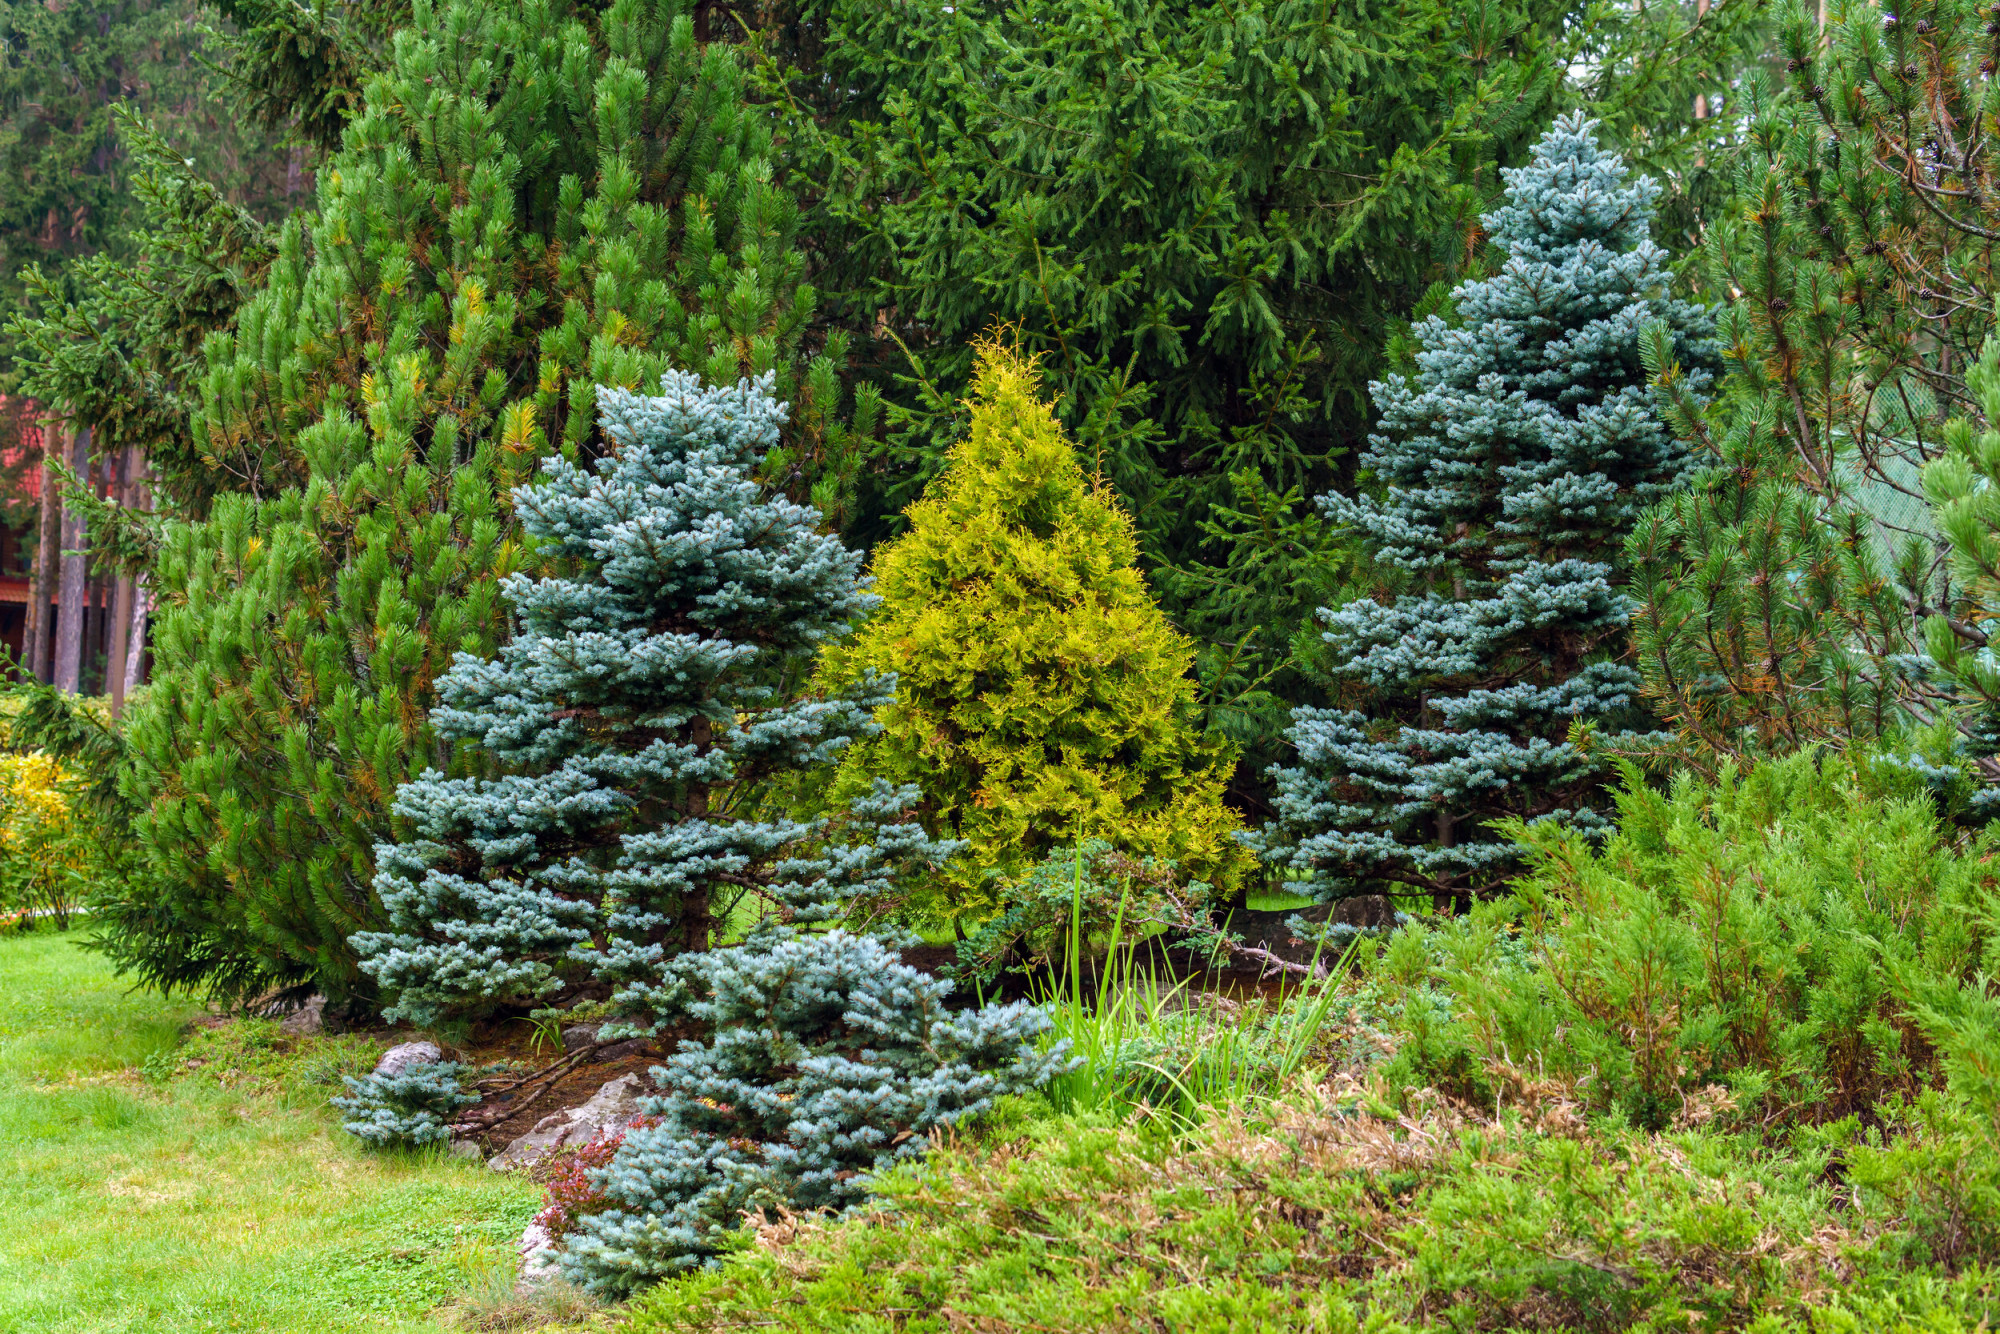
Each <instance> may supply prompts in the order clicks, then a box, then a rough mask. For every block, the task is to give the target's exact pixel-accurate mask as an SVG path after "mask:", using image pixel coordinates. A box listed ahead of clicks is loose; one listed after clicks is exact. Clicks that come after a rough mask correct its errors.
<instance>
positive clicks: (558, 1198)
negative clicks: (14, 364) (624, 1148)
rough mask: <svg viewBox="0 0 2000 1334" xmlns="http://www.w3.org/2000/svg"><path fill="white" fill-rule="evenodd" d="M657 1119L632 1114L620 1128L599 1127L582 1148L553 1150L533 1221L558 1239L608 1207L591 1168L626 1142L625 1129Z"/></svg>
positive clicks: (606, 1160) (642, 1126) (652, 1123)
mask: <svg viewBox="0 0 2000 1334" xmlns="http://www.w3.org/2000/svg"><path fill="white" fill-rule="evenodd" d="M659 1123H660V1119H659V1118H658V1117H657V1116H635V1117H633V1118H632V1120H631V1121H630V1122H628V1123H627V1124H626V1125H625V1126H624V1128H623V1129H620V1130H609V1129H607V1130H600V1131H598V1132H597V1138H595V1139H593V1140H591V1141H590V1143H588V1144H585V1145H583V1146H582V1147H581V1148H576V1149H564V1150H563V1151H562V1152H560V1153H558V1154H556V1155H555V1157H554V1158H552V1159H550V1160H549V1164H548V1179H547V1181H546V1183H545V1187H544V1190H545V1193H544V1195H543V1199H544V1201H545V1203H544V1204H543V1205H542V1211H541V1212H540V1213H538V1214H536V1215H535V1222H537V1223H539V1224H540V1225H541V1226H542V1227H543V1228H544V1229H545V1230H546V1231H547V1232H548V1234H549V1236H550V1237H552V1238H553V1239H555V1240H556V1241H561V1240H562V1239H563V1238H564V1237H565V1236H567V1235H568V1234H569V1233H570V1232H572V1231H574V1230H575V1228H576V1224H577V1220H578V1219H580V1218H583V1217H585V1216H587V1215H589V1214H594V1213H601V1212H602V1211H603V1210H605V1209H607V1208H609V1207H610V1203H611V1202H610V1201H609V1200H607V1199H605V1197H604V1192H603V1191H602V1190H600V1189H598V1187H597V1185H596V1183H595V1182H593V1181H592V1180H591V1179H590V1170H591V1169H592V1168H594V1167H605V1166H608V1165H609V1164H610V1162H611V1158H612V1155H613V1154H615V1153H617V1152H618V1146H619V1145H620V1144H623V1143H624V1142H625V1131H627V1130H643V1129H645V1128H646V1127H648V1126H656V1125H658V1124H659Z"/></svg>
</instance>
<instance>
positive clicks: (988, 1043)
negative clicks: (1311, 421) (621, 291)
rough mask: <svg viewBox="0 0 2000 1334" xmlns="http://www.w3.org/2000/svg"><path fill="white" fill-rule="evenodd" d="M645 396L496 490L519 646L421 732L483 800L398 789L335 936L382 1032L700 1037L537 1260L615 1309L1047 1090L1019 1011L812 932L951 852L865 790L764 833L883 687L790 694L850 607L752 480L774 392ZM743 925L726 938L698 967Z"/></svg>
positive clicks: (881, 788)
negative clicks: (724, 1247) (775, 1213)
mask: <svg viewBox="0 0 2000 1334" xmlns="http://www.w3.org/2000/svg"><path fill="white" fill-rule="evenodd" d="M662 388H663V393H662V396H660V397H657V398H652V397H643V396H640V395H636V394H631V393H626V392H624V391H621V390H617V389H601V390H600V391H599V393H598V404H599V407H600V411H601V414H602V423H603V427H604V433H605V435H606V437H607V438H608V439H609V440H610V442H611V443H612V446H613V448H614V450H615V452H614V453H613V454H611V455H610V456H609V457H606V458H604V459H602V460H600V461H599V462H598V464H597V467H596V469H595V471H594V472H591V471H586V470H584V469H582V468H579V467H577V466H575V465H573V464H571V463H568V462H566V461H563V460H561V459H556V460H551V461H549V462H548V463H546V464H544V465H543V470H544V473H545V479H544V481H543V482H542V484H541V485H538V486H532V487H524V488H521V489H520V490H517V491H516V492H515V493H514V504H515V509H516V512H517V513H518V514H519V515H520V517H521V522H522V526H523V527H524V528H525V529H526V530H527V532H528V533H529V534H530V535H531V536H532V537H534V538H535V539H537V541H538V542H539V544H540V545H539V551H540V554H541V555H542V556H544V557H546V558H547V560H548V561H549V562H551V563H552V564H553V565H554V567H555V571H554V572H553V573H551V574H549V575H547V576H545V577H541V578H529V577H527V576H521V575H517V576H514V577H512V578H510V579H509V580H507V582H506V583H505V585H504V586H503V588H504V592H505V594H506V596H507V598H508V600H509V601H510V603H511V604H512V606H513V609H514V612H515V617H516V621H517V625H516V629H515V634H514V637H513V639H512V641H511V642H510V643H509V644H508V645H507V647H506V648H505V649H503V650H502V651H501V653H500V655H499V657H498V658H496V659H494V660H492V661H485V660H481V659H477V658H472V657H469V656H466V655H461V656H460V657H459V658H458V660H457V662H456V663H455V664H454V665H453V667H452V669H451V671H450V672H449V673H448V674H447V675H446V676H445V677H444V678H442V680H441V681H440V690H441V694H442V697H443V701H444V703H443V707H441V708H439V709H438V710H437V711H436V712H435V713H434V714H433V715H432V721H433V723H434V724H435V726H436V727H437V730H438V732H439V733H440V735H442V736H444V737H447V738H450V739H453V740H457V741H462V742H473V743H476V744H478V745H479V746H481V747H483V748H484V750H485V751H486V752H487V753H488V754H490V755H491V756H492V757H493V758H494V759H496V760H497V761H499V762H500V764H502V765H503V766H505V768H506V770H508V772H506V773H505V774H504V775H503V776H501V777H498V778H492V779H448V778H445V777H444V776H442V775H441V774H438V773H435V772H432V773H428V774H426V775H424V776H423V777H422V778H420V779H418V780H417V781H415V782H412V783H409V784H407V785H405V786H404V787H403V788H402V789H401V791H399V792H398V794H397V797H396V805H395V810H396V812H397V814H398V815H400V816H401V817H403V818H404V819H406V820H408V821H410V823H411V824H412V825H413V826H414V828H415V832H416V837H415V838H413V839H411V840H409V841H407V842H404V843H401V844H395V845H384V846H381V847H379V848H378V849H377V851H376V856H377V861H378V865H379V866H380V868H381V870H380V872H379V874H378V876H377V878H376V882H375V883H376V889H377V890H378V892H379V893H380V894H381V896H382V902H383V905H384V906H385V907H386V908H387V910H388V913H389V916H390V919H391V922H392V924H393V928H394V929H393V930H392V931H389V932H380V933H371V934H363V935H358V936H356V937H355V940H354V943H355V947H356V949H357V951H358V952H359V954H360V956H361V960H362V962H361V966H362V968H363V969H365V970H366V971H368V972H370V973H372V974H373V975H374V976H375V977H376V978H377V979H378V980H379V981H380V983H381V985H382V989H383V992H384V994H385V995H386V996H387V997H388V999H389V1000H390V1001H391V1002H392V1004H391V1007H390V1009H389V1010H388V1013H389V1014H390V1015H391V1016H392V1017H401V1018H406V1019H412V1020H416V1021H418V1022H429V1021H432V1020H435V1019H438V1018H440V1017H445V1016H451V1015H463V1014H468V1013H474V1012H478V1011H480V1010H485V1009H491V1008H493V1007H496V1006H500V1005H506V1004H514V1005H524V1004H532V1003H534V1002H536V1001H548V1000H554V999H561V998H562V997H563V996H564V995H565V993H572V994H573V993H574V992H575V991H576V989H577V988H579V987H582V986H597V987H602V986H605V985H607V984H608V985H609V986H610V987H611V988H612V995H611V1002H612V1006H613V1010H614V1013H615V1014H616V1016H617V1018H618V1020H619V1021H620V1022H621V1023H622V1025H623V1028H624V1031H626V1032H633V1031H640V1032H650V1033H659V1032H662V1031H663V1030H665V1029H667V1028H672V1029H674V1030H675V1031H677V1032H680V1033H683V1034H685V1033H687V1032H689V1031H690V1030H693V1031H695V1032H698V1033H700V1034H701V1035H702V1036H701V1039H700V1040H698V1041H697V1040H684V1041H683V1042H682V1044H681V1049H680V1051H679V1053H678V1054H676V1055H675V1056H673V1057H672V1058H671V1059H670V1060H669V1061H668V1062H667V1065H666V1067H665V1068H664V1069H656V1072H655V1077H656V1078H657V1079H659V1080H660V1081H661V1087H662V1089H663V1095H662V1096H661V1097H660V1098H659V1099H657V1100H655V1102H654V1103H653V1104H652V1110H653V1111H654V1112H655V1113H656V1114H657V1115H659V1116H660V1117H661V1118H662V1124H661V1125H660V1126H658V1127H657V1128H655V1129H650V1130H635V1131H633V1132H631V1133H630V1134H629V1135H628V1136H627V1138H626V1139H625V1141H624V1143H623V1145H622V1146H621V1147H620V1149H619V1150H618V1155H617V1157H616V1158H615V1159H614V1160H613V1162H612V1164H611V1165H610V1167H609V1168H607V1169H605V1170H604V1171H603V1172H602V1173H601V1176H602V1184H603V1185H604V1187H605V1189H606V1192H607V1194H608V1195H609V1196H610V1198H611V1200H612V1201H613V1203H614V1205H615V1207H614V1208H613V1209H612V1210H611V1211H609V1212H607V1213H604V1214H602V1215H597V1216H593V1217H592V1218H591V1219H590V1221H589V1222H588V1224H587V1225H586V1226H585V1228H584V1230H583V1232H582V1234H581V1235H580V1236H579V1237H578V1238H577V1239H576V1240H574V1241H573V1242H572V1243H571V1244H572V1246H573V1250H572V1251H571V1252H569V1253H568V1258H567V1259H566V1260H565V1262H564V1263H565V1264H566V1265H567V1266H569V1267H570V1268H571V1270H572V1272H573V1273H575V1274H576V1275H577V1276H578V1277H579V1278H581V1279H583V1280H584V1281H586V1282H588V1283H590V1284H591V1285H592V1286H594V1287H597V1288H599V1289H602V1290H606V1291H620V1292H622V1291H629V1290H631V1289H632V1288H634V1287H636V1286H637V1285H639V1284H640V1283H643V1282H645V1281H646V1280H648V1279H652V1278H658V1277H660V1276H662V1275H665V1274H668V1273H671V1272H673V1271H674V1270H676V1269H678V1268H685V1267H687V1266H688V1265H691V1264H698V1263H700V1262H701V1261H702V1260H703V1259H704V1258H706V1257H708V1256H710V1255H713V1254H714V1253H715V1252H716V1251H717V1250H718V1249H719V1246H720V1240H719V1238H720V1234H721V1233H723V1232H726V1231H729V1230H731V1229H733V1228H734V1227H735V1226H736V1225H737V1223H738V1221H739V1220H740V1218H741V1216H742V1211H743V1210H744V1209H745V1208H750V1207H760V1206H778V1205H788V1206H796V1207H806V1208H819V1207H823V1206H828V1205H833V1206H841V1205H845V1204H848V1203H851V1202H852V1201H854V1200H855V1199H858V1198H859V1197H860V1195H861V1193H862V1192H863V1190H864V1189H865V1185H864V1182H863V1178H864V1177H865V1175H866V1174H868V1173H870V1172H872V1171H874V1170H876V1169H877V1168H879V1167H881V1166H885V1165H887V1164H888V1163H889V1162H891V1161H893V1160H895V1159H897V1158H901V1157H906V1156H909V1155H911V1154H914V1153H917V1152H920V1151H921V1149H922V1148H923V1145H924V1143H925V1136H926V1135H927V1133H928V1132H929V1131H930V1130H931V1129H932V1128H934V1127H936V1126H938V1125H943V1124H946V1123H949V1122H951V1121H953V1120H955V1119H957V1118H959V1117H961V1116H965V1115H969V1114H972V1113H975V1112H977V1111H979V1110H980V1109H982V1108H983V1107H985V1106H986V1105H987V1104H988V1103H989V1102H990V1100H991V1099H992V1098H993V1097H994V1096H995V1095H996V1094H1000V1093H1005V1092H1010V1091H1017V1090H1021V1089H1026V1088H1030V1087H1033V1086H1034V1085H1036V1084H1039V1083H1041V1082H1043V1081H1044V1080H1046V1078H1047V1077H1048V1074H1049V1073H1050V1072H1051V1071H1053V1070H1055V1069H1057V1068H1060V1067H1061V1066H1062V1065H1063V1064H1064V1061H1065V1057H1064V1055H1063V1053H1062V1052H1061V1050H1060V1049H1059V1048H1056V1049H1052V1050H1051V1051H1049V1052H1047V1053H1041V1054H1038V1053H1037V1052H1036V1051H1035V1050H1034V1047H1033V1044H1032V1039H1033V1038H1034V1037H1035V1036H1036V1035H1037V1034H1038V1033H1040V1031H1041V1030H1042V1029H1043V1028H1045V1027H1046V1026H1047V1021H1046V1020H1045V1019H1043V1018H1042V1017H1041V1015H1040V1014H1039V1013H1037V1012H1036V1011H1034V1010H1032V1009H1029V1008H1027V1007H1025V1006H1012V1007H1007V1008H988V1009H984V1010H979V1011H970V1012H966V1011H960V1012H953V1011H947V1010H946V1009H945V1008H944V1000H945V997H946V995H947V994H948V992H949V991H950V986H949V984H947V983H944V982H940V981H936V980H933V979H929V978H926V977H925V976H924V975H922V974H920V973H918V972H917V971H916V970H914V969H912V968H909V967H906V966H904V965H903V964H901V963H900V962H899V961H898V959H897V957H896V954H895V951H894V949H893V948H892V947H891V946H889V945H886V944H884V943H883V942H881V941H878V940H876V939H873V938H872V937H867V936H856V935H852V934H849V933H848V932H845V931H841V930H821V929H815V928H814V927H813V926H812V925H809V924H821V923H825V922H826V921H828V920H829V919H831V918H833V917H834V916H835V915H837V914H838V913H839V912H840V910H841V908H842V906H843V905H844V904H845V903H846V902H847V901H848V900H850V899H852V898H854V897H855V896H857V895H862V894H867V895H870V896H881V895H886V894H887V893H889V892H890V890H891V888H892V886H893V882H894V881H895V880H896V878H897V877H898V876H899V875H900V874H901V873H902V872H903V871H904V870H905V869H906V868H909V867H911V866H913V865H918V864H923V865H933V866H934V865H935V864H936V863H937V862H938V861H940V860H942V859H943V858H945V857H948V856H950V855H951V854H952V852H953V851H955V849H956V847H957V845H956V844H954V843H950V842H944V841H935V840H932V839H931V838H930V837H929V836H928V835H926V834H925V833H924V831H923V828H922V826H921V825H919V824H918V823H916V822H915V821H914V820H912V819H905V818H904V813H905V812H906V811H908V810H909V808H910V807H912V806H913V805H914V804H915V803H916V801H917V800H918V793H917V791H916V789H915V788H913V787H902V788H897V787H891V786H890V785H889V784H887V783H883V782H880V781H878V782H876V783H875V784H874V786H873V787H872V789H871V790H869V791H867V792H866V793H864V794H863V795H862V796H861V797H860V798H858V799H857V800H855V801H854V802H852V803H850V804H849V806H848V807H847V809H845V810H844V811H842V812H841V813H840V814H838V815H837V816H835V817H830V818H826V819H816V820H811V821H800V820H794V819H791V818H788V817H787V816H785V815H784V814H783V812H782V809H776V808H781V806H782V802H781V801H780V800H779V798H780V797H781V796H782V795H783V792H784V786H783V785H784V783H785V782H786V781H792V782H797V781H802V780H803V781H810V779H811V776H812V772H813V771H814V770H823V769H825V768H827V767H828V766H829V765H830V764H831V762H832V761H833V760H834V759H835V757H836V756H837V755H838V754H839V753H840V751H841V750H842V748H844V747H845V746H846V745H847V743H848V742H849V740H850V739H852V738H853V737H856V736H859V735H864V734H866V733H867V732H868V731H871V730H873V729H874V728H875V724H874V722H873V721H872V719H871V717H870V714H871V711H872V710H873V709H874V708H875V707H876V706H878V705H879V704H881V703H883V702H884V701H885V700H886V698H887V697H888V691H889V690H890V688H891V683H889V682H887V681H885V680H882V679H879V678H875V677H864V678H863V679H862V680H861V682H860V683H859V685H858V686H857V687H856V689H855V690H854V691H853V692H852V693H851V694H848V695H833V696H825V697H820V696H811V695H799V694H795V693H791V692H790V691H788V689H787V686H788V684H789V683H795V682H799V681H803V680H806V679H808V677H809V676H810V673H809V672H808V671H807V670H806V660H807V659H808V658H809V657H810V655H811V654H812V653H813V651H814V650H815V649H816V648H817V647H819V646H820V645H821V644H823V643H825V642H826V641H828V640H829V639H832V638H834V637H836V636H838V635H840V634H842V633H844V632H845V630H846V628H847V627H848V625H849V624H850V623H851V622H852V621H854V620H855V619H856V618H858V617H859V616H861V615H863V614H865V613H866V612H867V611H868V609H869V608H870V606H871V605H872V604H873V602H874V598H873V597H872V596H871V595H870V594H869V593H868V592H867V590H866V587H865V584H864V581H863V579H862V577H861V574H860V563H861V562H860V557H859V556H858V555H857V554H856V553H854V552H851V551H849V550H847V549H846V548H845V547H843V546H842V545H841V544H840V542H839V541H838V540H837V539H835V538H832V537H829V536H827V535H826V534H824V533H823V532H822V531H821V521H820V515H819V514H818V512H817V511H815V510H813V509H810V508H807V507H804V506H800V505H796V504H793V503H791V502H790V501H788V500H786V499H784V498H783V497H782V496H772V495H769V494H767V493H766V491H765V490H764V488H762V487H761V486H759V485H758V484H757V483H756V482H755V481H753V480H752V476H751V473H752V469H754V468H755V467H756V465H757V463H758V461H759V459H760V458H761V457H762V455H763V453H764V452H765V451H766V450H768V449H769V448H770V447H771V446H772V444H773V443H775V442H776V440H777V438H778V427H779V424H780V423H781V422H782V421H783V420H784V417H785V411H786V409H785V407H784V405H783V404H781V403H779V402H777V401H776V400H774V399H773V398H772V396H771V392H770V381H769V379H768V377H767V378H766V379H765V380H763V381H760V382H758V383H756V384H752V383H750V382H747V381H745V382H741V383H739V384H738V385H737V386H736V387H735V388H733V389H717V388H704V387H703V386H702V385H701V384H700V382H699V381H698V380H697V379H696V378H695V377H693V376H691V375H684V374H677V373H674V374H669V375H667V376H666V377H665V380H664V381H663V385H662ZM746 896H752V897H754V898H755V899H756V900H758V901H759V904H760V906H761V908H762V909H763V912H762V915H761V916H760V917H759V919H758V921H757V923H756V925H755V926H754V928H753V929H752V930H751V932H750V934H749V936H748V938H747V939H746V940H745V941H744V942H743V943H742V944H740V945H737V946H733V947H730V948H726V949H716V950H714V951H713V952H709V946H710V945H711V944H712V943H713V940H712V938H713V937H714V936H715V935H716V934H717V933H718V932H719V931H721V930H723V929H724V928H725V926H726V924H727V923H728V922H729V921H730V920H731V918H732V917H733V916H735V915H736V910H737V908H738V907H739V905H741V904H742V903H743V900H744V898H745V897H746ZM605 1031H606V1032H607V1033H609V1032H616V1031H618V1030H617V1029H616V1028H615V1027H614V1028H612V1029H607V1030H605ZM357 1133H362V1132H357Z"/></svg>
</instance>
